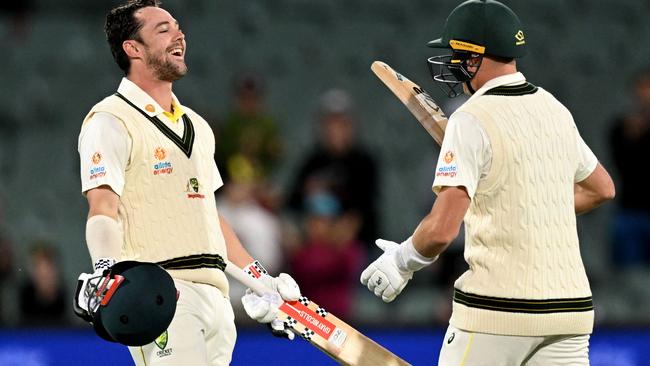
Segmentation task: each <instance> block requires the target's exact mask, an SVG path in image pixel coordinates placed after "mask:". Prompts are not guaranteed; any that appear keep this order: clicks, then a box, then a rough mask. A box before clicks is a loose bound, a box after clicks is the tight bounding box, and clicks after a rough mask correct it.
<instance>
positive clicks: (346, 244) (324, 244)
mask: <svg viewBox="0 0 650 366" xmlns="http://www.w3.org/2000/svg"><path fill="white" fill-rule="evenodd" d="M306 206H307V207H306V211H307V216H306V218H305V240H304V243H303V244H302V246H301V247H300V248H299V249H297V250H296V251H295V252H294V253H293V254H292V255H291V258H290V263H291V274H292V275H293V276H294V278H295V279H296V281H297V282H298V283H299V284H300V289H301V290H302V293H303V294H304V295H305V296H307V297H308V298H311V299H312V300H314V301H315V302H316V303H318V304H319V305H320V306H322V307H323V308H325V309H326V310H327V311H330V312H332V313H334V314H336V315H337V316H339V317H341V318H342V319H347V320H349V319H350V316H351V315H352V310H353V309H352V305H353V301H354V294H355V291H354V289H355V286H356V285H357V284H358V281H359V273H360V271H361V265H362V264H363V261H364V252H363V246H362V244H361V243H360V242H359V241H358V240H356V239H355V238H356V236H357V231H358V228H359V220H358V219H357V217H356V216H353V215H346V214H344V213H343V211H342V209H341V205H340V203H339V202H338V200H337V199H336V197H335V196H334V195H332V194H330V193H328V192H324V191H323V192H315V193H312V194H311V195H310V196H309V197H307V199H306Z"/></svg>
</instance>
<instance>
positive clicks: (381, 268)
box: [361, 238, 438, 302]
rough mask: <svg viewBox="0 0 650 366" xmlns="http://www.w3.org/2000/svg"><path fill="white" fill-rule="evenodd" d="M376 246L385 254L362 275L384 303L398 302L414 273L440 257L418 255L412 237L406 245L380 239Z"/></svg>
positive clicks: (363, 282) (369, 287) (365, 284)
mask: <svg viewBox="0 0 650 366" xmlns="http://www.w3.org/2000/svg"><path fill="white" fill-rule="evenodd" d="M375 244H377V246H378V247H379V248H380V249H381V250H383V251H384V253H383V254H382V255H381V256H379V258H377V259H376V260H375V261H374V262H372V263H371V264H370V265H369V266H368V267H367V268H366V269H365V270H364V271H363V272H362V273H361V283H362V284H363V285H364V286H367V287H368V290H370V291H372V292H373V293H374V294H375V296H377V297H381V299H382V300H384V302H391V301H393V300H395V298H396V297H397V295H399V294H400V293H401V292H402V290H403V289H404V287H405V286H406V284H407V283H408V282H409V281H410V280H411V278H413V272H415V271H417V270H420V269H422V268H423V267H425V266H428V265H429V264H431V263H433V262H435V260H436V259H438V257H437V256H436V257H434V258H427V257H424V256H423V255H421V254H420V253H418V252H417V250H416V249H415V247H414V246H413V241H412V239H411V238H408V239H407V240H405V241H404V242H403V243H402V244H397V243H395V242H392V241H388V240H384V239H377V240H376V241H375Z"/></svg>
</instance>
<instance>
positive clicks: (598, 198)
mask: <svg viewBox="0 0 650 366" xmlns="http://www.w3.org/2000/svg"><path fill="white" fill-rule="evenodd" d="M573 197H574V207H575V213H576V215H580V214H583V213H586V212H589V211H591V210H593V209H594V208H596V207H598V206H600V205H601V204H602V203H604V202H605V201H607V199H605V198H604V197H603V196H602V195H600V194H597V193H595V192H593V191H588V190H586V189H584V188H582V187H580V186H579V185H577V184H576V185H575V189H574V193H573Z"/></svg>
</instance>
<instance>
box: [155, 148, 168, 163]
mask: <svg viewBox="0 0 650 366" xmlns="http://www.w3.org/2000/svg"><path fill="white" fill-rule="evenodd" d="M153 156H154V157H155V158H156V159H158V160H163V159H164V158H165V157H166V156H167V151H165V149H163V148H162V147H160V146H158V147H157V148H156V149H155V150H154V151H153Z"/></svg>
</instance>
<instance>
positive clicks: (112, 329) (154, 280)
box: [91, 261, 178, 346]
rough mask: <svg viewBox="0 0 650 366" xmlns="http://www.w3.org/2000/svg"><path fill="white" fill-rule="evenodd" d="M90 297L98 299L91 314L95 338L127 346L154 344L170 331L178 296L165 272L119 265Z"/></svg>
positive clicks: (144, 266)
mask: <svg viewBox="0 0 650 366" xmlns="http://www.w3.org/2000/svg"><path fill="white" fill-rule="evenodd" d="M107 272H108V273H106V272H105V273H104V276H103V279H102V281H100V282H99V283H97V285H96V287H95V289H94V291H93V293H94V294H96V295H97V296H101V301H100V302H99V306H98V307H97V309H96V310H95V311H94V312H91V313H92V323H93V327H94V329H95V332H96V333H97V335H99V336H100V337H102V338H103V339H105V340H108V341H111V342H117V343H121V344H124V345H127V346H143V345H145V344H148V343H151V342H153V341H154V340H155V339H156V338H158V336H160V335H161V334H162V333H163V332H164V331H165V330H166V329H167V327H169V324H170V323H171V321H172V318H173V317H174V313H175V312H176V301H177V299H178V292H177V290H176V287H175V286H174V281H173V280H172V278H171V276H170V275H169V273H167V271H165V270H164V269H163V268H162V267H160V266H159V265H157V264H154V263H147V262H137V261H123V262H118V263H116V264H115V265H113V267H111V268H110V270H108V271H107Z"/></svg>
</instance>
